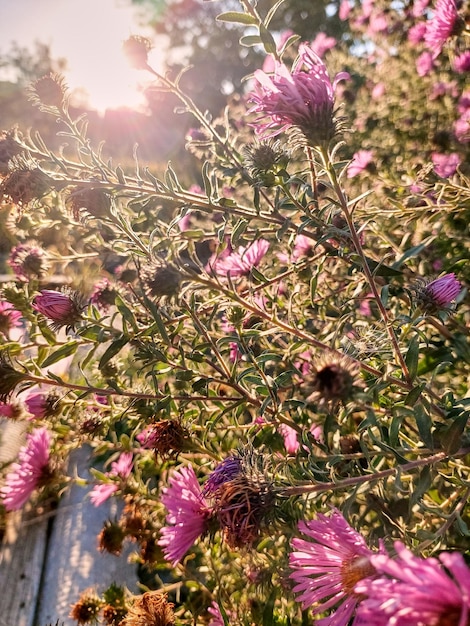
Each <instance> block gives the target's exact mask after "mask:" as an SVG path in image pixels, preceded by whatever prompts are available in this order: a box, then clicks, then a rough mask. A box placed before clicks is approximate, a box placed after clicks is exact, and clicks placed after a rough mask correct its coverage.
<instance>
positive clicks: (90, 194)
mask: <svg viewBox="0 0 470 626" xmlns="http://www.w3.org/2000/svg"><path fill="white" fill-rule="evenodd" d="M66 202H67V203H68V204H69V205H70V208H71V210H72V215H73V218H74V219H75V220H76V221H79V219H80V211H81V210H82V209H84V210H85V211H86V212H87V213H89V214H90V215H92V216H93V217H106V216H107V215H109V209H110V207H111V198H110V196H109V194H108V193H106V192H105V191H103V190H102V189H98V188H89V187H75V188H74V189H73V190H72V191H71V192H70V194H69V195H68V196H67V199H66Z"/></svg>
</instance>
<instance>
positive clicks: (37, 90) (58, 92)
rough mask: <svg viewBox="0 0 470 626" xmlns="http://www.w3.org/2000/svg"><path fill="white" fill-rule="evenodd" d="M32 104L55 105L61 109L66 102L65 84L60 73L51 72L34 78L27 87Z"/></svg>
mask: <svg viewBox="0 0 470 626" xmlns="http://www.w3.org/2000/svg"><path fill="white" fill-rule="evenodd" d="M28 93H29V99H30V100H31V101H32V103H33V104H34V106H39V107H41V106H46V107H55V108H56V109H59V110H61V109H62V108H63V106H64V104H65V102H66V94H67V85H66V83H65V79H64V77H63V76H62V75H61V74H56V73H55V72H51V73H50V74H46V76H43V77H42V78H39V79H38V80H36V81H35V82H34V83H33V84H32V85H31V86H30V87H29V89H28Z"/></svg>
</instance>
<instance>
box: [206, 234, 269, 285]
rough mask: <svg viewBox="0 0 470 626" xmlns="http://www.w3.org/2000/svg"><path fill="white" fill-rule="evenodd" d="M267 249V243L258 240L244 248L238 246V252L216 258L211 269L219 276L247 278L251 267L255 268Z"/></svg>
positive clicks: (263, 240)
mask: <svg viewBox="0 0 470 626" xmlns="http://www.w3.org/2000/svg"><path fill="white" fill-rule="evenodd" d="M268 248H269V242H268V241H266V240H265V239H258V240H257V241H254V242H253V243H251V244H250V245H249V246H247V247H246V248H244V247H243V246H240V247H239V248H238V252H231V253H229V254H228V255H225V256H222V257H219V258H216V260H215V262H214V264H213V265H212V269H213V270H214V271H215V272H216V273H217V274H219V275H220V276H226V275H228V274H230V276H231V277H235V276H247V275H248V274H249V273H250V272H251V270H252V268H253V267H257V265H258V264H259V262H260V261H261V259H262V258H263V257H264V255H265V254H266V252H267V251H268Z"/></svg>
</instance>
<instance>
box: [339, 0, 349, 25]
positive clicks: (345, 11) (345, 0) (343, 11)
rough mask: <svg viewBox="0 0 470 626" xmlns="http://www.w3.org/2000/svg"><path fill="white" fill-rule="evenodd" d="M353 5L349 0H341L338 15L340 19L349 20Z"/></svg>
mask: <svg viewBox="0 0 470 626" xmlns="http://www.w3.org/2000/svg"><path fill="white" fill-rule="evenodd" d="M351 10H352V6H351V3H350V2H349V0H341V4H340V5H339V10H338V17H339V19H340V20H342V21H344V20H347V19H348V17H349V14H350V13H351Z"/></svg>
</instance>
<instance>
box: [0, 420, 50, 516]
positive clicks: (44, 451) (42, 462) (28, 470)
mask: <svg viewBox="0 0 470 626" xmlns="http://www.w3.org/2000/svg"><path fill="white" fill-rule="evenodd" d="M50 444H51V436H50V434H49V433H48V431H47V430H46V428H38V429H36V430H34V431H33V432H32V433H30V434H29V435H28V438H27V441H26V445H24V446H23V447H22V448H21V449H20V451H19V454H18V462H17V463H13V465H12V466H11V470H10V472H9V473H8V474H7V476H6V479H5V485H4V486H3V487H2V488H1V489H0V496H1V498H2V500H3V504H4V505H5V508H6V510H7V511H16V510H17V509H20V508H21V507H22V506H23V505H24V504H25V503H26V502H27V500H28V499H29V497H30V496H31V494H32V493H33V491H34V490H35V489H36V488H37V487H39V486H41V485H42V484H43V482H44V481H45V480H46V479H47V478H49V477H50V475H51V471H50V467H49V452H50Z"/></svg>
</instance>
